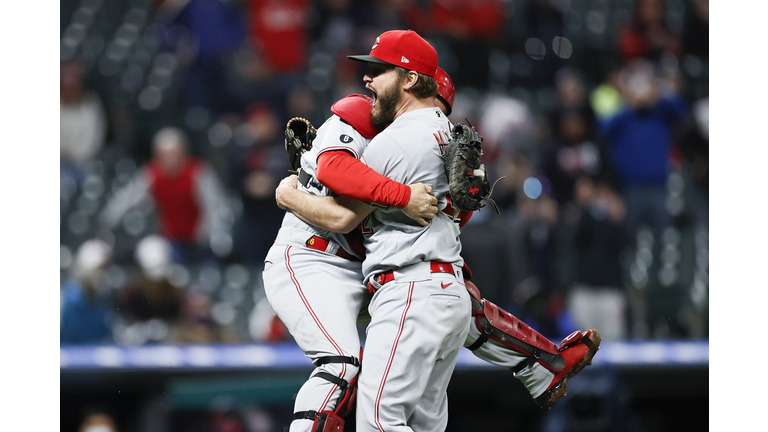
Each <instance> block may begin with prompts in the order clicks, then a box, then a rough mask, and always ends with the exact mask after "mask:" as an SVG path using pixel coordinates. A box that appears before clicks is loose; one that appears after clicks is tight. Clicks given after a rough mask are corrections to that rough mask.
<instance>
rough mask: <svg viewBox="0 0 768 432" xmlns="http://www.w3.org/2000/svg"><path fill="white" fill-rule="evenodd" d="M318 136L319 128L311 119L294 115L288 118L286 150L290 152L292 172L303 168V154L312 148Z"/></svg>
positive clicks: (289, 160) (289, 158)
mask: <svg viewBox="0 0 768 432" xmlns="http://www.w3.org/2000/svg"><path fill="white" fill-rule="evenodd" d="M316 136H317V129H315V127H314V126H312V123H310V122H309V120H307V119H305V118H301V117H294V118H292V119H290V120H288V124H287V125H286V126H285V151H286V152H287V153H288V163H289V164H290V165H291V172H294V173H296V172H298V171H299V168H301V155H302V154H304V152H305V151H307V150H309V149H311V148H312V141H313V140H314V139H315V137H316Z"/></svg>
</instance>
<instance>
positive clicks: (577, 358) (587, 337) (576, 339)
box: [535, 329, 601, 408]
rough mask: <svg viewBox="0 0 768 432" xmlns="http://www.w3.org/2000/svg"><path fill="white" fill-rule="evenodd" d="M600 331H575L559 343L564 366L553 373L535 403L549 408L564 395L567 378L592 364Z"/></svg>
mask: <svg viewBox="0 0 768 432" xmlns="http://www.w3.org/2000/svg"><path fill="white" fill-rule="evenodd" d="M600 340H601V337H600V333H598V332H597V330H595V329H590V330H584V331H578V330H577V331H575V332H573V333H571V334H570V335H569V336H568V337H567V338H565V339H563V341H562V342H561V343H560V348H559V350H558V351H559V353H560V355H562V356H563V359H565V367H563V369H562V370H561V371H559V372H556V373H555V377H554V378H553V379H552V383H551V384H550V385H549V387H548V388H547V390H546V391H545V392H544V393H543V394H542V395H541V396H539V397H537V398H536V399H535V400H536V403H537V404H538V405H539V406H540V407H542V408H551V407H552V405H554V404H555V402H557V401H558V400H560V398H562V397H563V396H565V393H566V390H567V389H568V380H569V379H571V378H573V377H574V376H576V374H577V373H579V372H581V370H582V369H584V368H585V367H587V366H589V365H591V364H592V358H593V357H594V356H595V354H596V353H597V351H598V350H599V349H600Z"/></svg>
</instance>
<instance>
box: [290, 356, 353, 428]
mask: <svg viewBox="0 0 768 432" xmlns="http://www.w3.org/2000/svg"><path fill="white" fill-rule="evenodd" d="M314 363H315V365H316V366H318V369H319V371H318V372H316V373H315V374H314V375H312V376H311V377H310V379H324V380H326V381H329V382H331V383H333V384H335V385H337V386H338V388H339V390H341V393H340V394H339V397H338V398H336V403H335V408H334V409H332V410H331V409H326V410H321V411H315V410H308V411H299V412H296V413H294V414H293V420H311V421H313V424H312V428H311V429H310V432H342V431H343V430H344V418H346V417H347V416H348V415H350V413H352V412H353V411H354V405H355V398H356V396H357V376H358V374H359V372H360V360H358V359H357V358H355V357H351V356H326V357H320V358H318V359H316V360H315V361H314ZM345 377H346V378H348V379H345Z"/></svg>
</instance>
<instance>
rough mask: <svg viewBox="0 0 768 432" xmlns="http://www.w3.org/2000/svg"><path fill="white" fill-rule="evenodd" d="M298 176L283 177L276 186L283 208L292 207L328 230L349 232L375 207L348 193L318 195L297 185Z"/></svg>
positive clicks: (299, 213)
mask: <svg viewBox="0 0 768 432" xmlns="http://www.w3.org/2000/svg"><path fill="white" fill-rule="evenodd" d="M297 184H298V177H297V176H295V175H291V176H288V177H286V178H284V179H283V180H282V181H281V182H280V184H279V185H278V186H277V189H276V190H275V200H276V201H277V205H278V207H280V208H281V209H289V210H291V212H293V214H295V215H296V216H297V217H298V218H299V219H301V220H303V221H304V222H306V223H308V224H310V225H313V226H315V227H317V228H320V229H324V230H326V231H332V232H338V233H344V234H346V233H348V232H350V231H352V230H353V229H355V228H356V227H357V226H358V225H360V223H361V222H362V221H363V219H365V218H366V217H367V216H368V215H369V214H370V213H371V212H372V211H373V207H371V206H369V205H366V204H364V203H362V202H360V201H355V200H352V199H349V198H346V197H336V198H334V197H330V196H315V195H311V194H308V193H305V192H302V191H300V190H298V189H296V186H297Z"/></svg>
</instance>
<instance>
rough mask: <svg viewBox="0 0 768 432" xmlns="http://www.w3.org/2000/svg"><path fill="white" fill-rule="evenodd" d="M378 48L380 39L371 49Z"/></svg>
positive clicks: (377, 39)
mask: <svg viewBox="0 0 768 432" xmlns="http://www.w3.org/2000/svg"><path fill="white" fill-rule="evenodd" d="M377 46H379V38H376V43H374V44H373V46H372V47H371V49H374V48H376V47H377Z"/></svg>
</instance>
